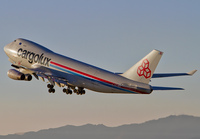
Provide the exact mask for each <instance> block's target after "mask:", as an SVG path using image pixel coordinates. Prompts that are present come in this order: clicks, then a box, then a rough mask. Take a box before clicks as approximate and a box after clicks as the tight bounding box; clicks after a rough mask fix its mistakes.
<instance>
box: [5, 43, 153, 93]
mask: <svg viewBox="0 0 200 139" xmlns="http://www.w3.org/2000/svg"><path fill="white" fill-rule="evenodd" d="M4 51H5V52H6V54H7V56H8V57H9V59H10V61H11V62H12V63H14V64H15V65H17V66H21V67H24V68H27V69H29V70H32V69H33V70H34V71H35V70H37V69H40V70H41V69H44V71H45V72H47V71H48V72H47V73H48V74H49V75H52V76H54V75H56V76H57V77H59V78H64V79H66V80H67V83H68V84H69V85H73V86H77V87H82V88H87V89H90V90H93V91H97V92H103V93H136V94H150V93H151V92H152V89H151V86H150V85H149V84H145V83H140V82H136V81H133V80H130V79H127V78H125V77H123V76H121V75H118V74H115V73H113V72H110V71H107V70H104V69H101V68H98V67H95V66H92V65H89V64H86V63H83V62H80V61H77V60H75V59H72V58H69V57H66V56H63V55H60V54H57V53H55V52H53V51H51V50H49V49H47V48H45V47H43V46H41V45H39V44H36V43H34V42H31V41H28V40H25V39H17V40H15V41H14V42H11V43H10V44H8V45H6V46H5V47H4Z"/></svg>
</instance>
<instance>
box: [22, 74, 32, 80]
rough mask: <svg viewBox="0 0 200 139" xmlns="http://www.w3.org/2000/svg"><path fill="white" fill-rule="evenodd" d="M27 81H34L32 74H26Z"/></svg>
mask: <svg viewBox="0 0 200 139" xmlns="http://www.w3.org/2000/svg"><path fill="white" fill-rule="evenodd" d="M24 80H25V81H31V80H32V76H31V75H30V74H25V79H24Z"/></svg>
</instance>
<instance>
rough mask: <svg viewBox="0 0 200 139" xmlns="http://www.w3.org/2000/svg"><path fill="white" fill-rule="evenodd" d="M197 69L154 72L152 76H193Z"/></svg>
mask: <svg viewBox="0 0 200 139" xmlns="http://www.w3.org/2000/svg"><path fill="white" fill-rule="evenodd" d="M196 71H197V70H193V71H190V72H188V73H154V74H153V76H152V78H163V77H174V76H192V75H193V74H194V73H195V72H196Z"/></svg>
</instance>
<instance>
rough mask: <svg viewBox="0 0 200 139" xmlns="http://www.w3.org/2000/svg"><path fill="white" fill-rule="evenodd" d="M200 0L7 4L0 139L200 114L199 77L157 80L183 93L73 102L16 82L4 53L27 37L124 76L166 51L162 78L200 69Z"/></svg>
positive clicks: (90, 96) (2, 6)
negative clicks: (46, 130) (153, 53)
mask: <svg viewBox="0 0 200 139" xmlns="http://www.w3.org/2000/svg"><path fill="white" fill-rule="evenodd" d="M199 7H200V1H198V0H196V1H195V0H190V1H189V0H187V1H186V0H167V1H164V0H151V1H150V0H138V1H134V0H99V1H97V0H85V1H83V0H70V1H67V0H53V1H52V0H48V1H47V0H34V1H27V0H20V1H16V0H9V1H8V0H1V1H0V40H1V41H0V46H1V51H0V62H1V68H0V77H1V79H0V84H1V91H0V135H5V134H11V133H16V132H27V131H37V130H40V129H44V128H53V127H59V126H63V125H68V124H70V125H82V124H87V123H91V124H105V125H107V126H117V125H122V124H130V123H141V122H144V121H147V120H151V119H155V118H159V117H165V116H168V115H172V114H176V115H179V114H189V115H194V116H200V108H199V107H200V92H199V85H200V78H199V77H200V74H199V72H197V73H196V74H195V75H194V76H193V77H178V78H168V79H152V82H151V85H157V86H174V87H183V88H185V90H184V91H154V92H153V93H152V94H150V95H116V94H101V93H96V92H92V91H88V90H86V91H87V92H86V95H83V96H77V95H75V94H73V95H72V96H68V95H65V94H63V93H62V89H61V88H59V87H56V88H55V89H56V93H55V94H49V93H48V91H47V87H46V83H44V82H42V81H41V80H40V81H37V80H36V79H33V80H32V81H31V82H24V81H14V80H12V79H10V78H9V77H7V71H8V70H9V69H11V68H12V67H11V66H10V65H11V64H10V62H9V61H8V57H7V56H6V55H5V53H4V51H3V47H4V46H5V45H6V44H8V43H10V42H11V41H13V40H15V39H16V38H26V39H30V40H32V41H35V42H37V43H39V44H42V45H44V46H46V47H48V48H50V49H51V50H53V51H55V52H58V53H61V54H63V55H66V56H69V57H72V58H75V59H78V60H81V61H84V62H86V63H89V64H93V65H95V66H98V67H101V68H105V69H107V70H110V71H113V72H124V71H126V70H127V69H129V68H130V67H131V66H132V65H134V64H135V63H136V62H137V61H139V60H140V59H141V58H143V57H144V56H145V55H146V54H148V53H149V52H150V51H151V50H153V49H158V50H161V51H163V52H164V55H163V57H162V59H161V61H160V63H159V65H158V67H157V69H156V72H188V71H190V70H193V69H197V70H200V62H199V59H200V55H199V52H200V8H199Z"/></svg>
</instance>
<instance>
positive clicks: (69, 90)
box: [47, 84, 85, 95]
mask: <svg viewBox="0 0 200 139" xmlns="http://www.w3.org/2000/svg"><path fill="white" fill-rule="evenodd" d="M47 88H49V90H48V92H49V93H55V89H54V85H52V84H48V85H47ZM73 92H74V93H75V94H77V95H84V94H85V90H84V88H82V87H78V89H76V88H75V87H74V86H73V87H72V86H68V88H67V89H66V88H63V93H65V94H67V95H71V94H72V93H73Z"/></svg>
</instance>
